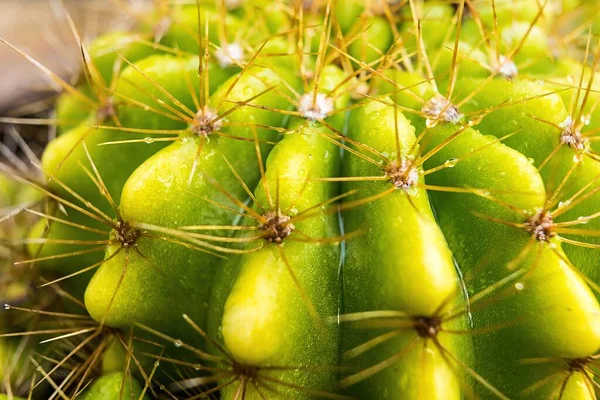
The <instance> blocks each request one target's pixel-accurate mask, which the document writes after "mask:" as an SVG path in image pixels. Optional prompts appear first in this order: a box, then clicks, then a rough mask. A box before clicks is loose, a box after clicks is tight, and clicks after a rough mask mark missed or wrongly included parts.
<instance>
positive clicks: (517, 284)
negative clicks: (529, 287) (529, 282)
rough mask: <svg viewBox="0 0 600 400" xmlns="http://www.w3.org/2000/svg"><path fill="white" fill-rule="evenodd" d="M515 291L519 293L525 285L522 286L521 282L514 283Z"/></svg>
mask: <svg viewBox="0 0 600 400" xmlns="http://www.w3.org/2000/svg"><path fill="white" fill-rule="evenodd" d="M515 289H517V290H518V291H521V290H523V289H525V285H523V284H522V283H521V282H517V283H515Z"/></svg>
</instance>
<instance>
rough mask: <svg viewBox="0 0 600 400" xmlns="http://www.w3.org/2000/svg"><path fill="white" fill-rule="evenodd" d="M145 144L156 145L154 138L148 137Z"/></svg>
mask: <svg viewBox="0 0 600 400" xmlns="http://www.w3.org/2000/svg"><path fill="white" fill-rule="evenodd" d="M144 143H148V144H150V143H154V138H153V137H146V138H144Z"/></svg>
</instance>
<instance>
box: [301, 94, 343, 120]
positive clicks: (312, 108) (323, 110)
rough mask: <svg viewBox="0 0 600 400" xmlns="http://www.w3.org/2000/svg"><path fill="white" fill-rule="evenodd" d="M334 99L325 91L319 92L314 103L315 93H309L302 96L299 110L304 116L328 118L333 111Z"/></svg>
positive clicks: (314, 118)
mask: <svg viewBox="0 0 600 400" xmlns="http://www.w3.org/2000/svg"><path fill="white" fill-rule="evenodd" d="M333 108H334V104H333V99H332V98H330V97H327V96H326V95H325V94H323V93H317V98H316V101H315V102H314V103H313V94H312V93H307V94H304V95H302V97H300V104H299V106H298V111H299V112H300V114H302V116H303V117H304V118H307V119H310V120H316V119H323V118H327V117H328V116H329V114H331V113H332V112H333Z"/></svg>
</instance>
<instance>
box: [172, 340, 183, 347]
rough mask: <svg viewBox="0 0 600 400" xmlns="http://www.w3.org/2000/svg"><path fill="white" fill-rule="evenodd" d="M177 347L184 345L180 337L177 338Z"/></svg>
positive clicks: (175, 343)
mask: <svg viewBox="0 0 600 400" xmlns="http://www.w3.org/2000/svg"><path fill="white" fill-rule="evenodd" d="M173 344H174V345H175V347H181V346H182V345H183V342H182V341H181V340H180V339H177V340H176V341H175V342H174V343H173Z"/></svg>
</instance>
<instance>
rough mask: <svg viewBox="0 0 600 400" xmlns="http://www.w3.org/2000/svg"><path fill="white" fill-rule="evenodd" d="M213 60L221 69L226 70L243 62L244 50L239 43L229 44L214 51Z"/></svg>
mask: <svg viewBox="0 0 600 400" xmlns="http://www.w3.org/2000/svg"><path fill="white" fill-rule="evenodd" d="M215 58H216V59H217V63H218V64H219V66H220V67H221V68H227V67H230V66H232V65H234V64H239V63H241V62H242V61H244V49H243V48H242V46H241V45H240V44H239V43H229V44H226V45H223V46H221V47H219V48H218V49H217V51H215Z"/></svg>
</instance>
